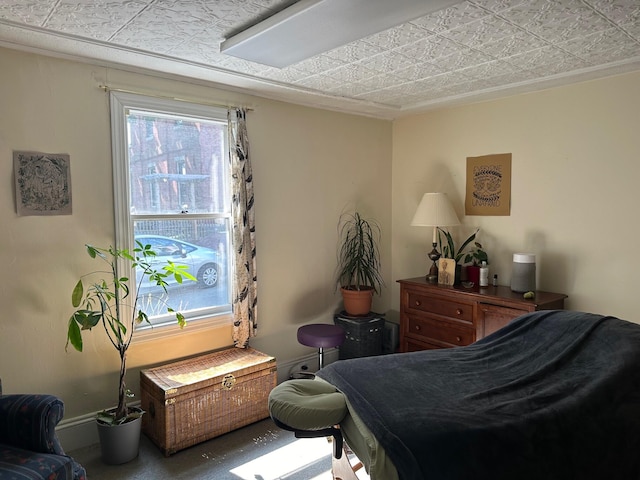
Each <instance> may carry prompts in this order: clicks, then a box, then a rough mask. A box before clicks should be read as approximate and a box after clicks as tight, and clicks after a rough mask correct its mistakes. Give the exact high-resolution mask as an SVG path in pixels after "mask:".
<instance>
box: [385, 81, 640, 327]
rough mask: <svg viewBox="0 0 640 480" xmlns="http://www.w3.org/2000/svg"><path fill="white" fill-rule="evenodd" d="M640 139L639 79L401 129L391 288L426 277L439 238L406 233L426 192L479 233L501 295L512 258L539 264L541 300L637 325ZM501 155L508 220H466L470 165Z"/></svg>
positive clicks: (553, 92) (489, 106) (445, 115)
mask: <svg viewBox="0 0 640 480" xmlns="http://www.w3.org/2000/svg"><path fill="white" fill-rule="evenodd" d="M639 134H640V72H637V73H632V74H626V75H620V76H616V77H611V78H608V79H603V80H596V81H590V82H585V83H581V84H576V85H573V86H568V87H563V88H555V89H550V90H546V91H541V92H538V93H532V94H527V95H519V96H514V97H510V98H504V99H501V100H497V101H492V102H486V103H479V104H475V105H469V106H464V107H459V108H451V109H446V110H439V111H434V112H431V113H428V114H423V115H416V116H411V117H407V118H403V119H401V120H398V121H396V122H395V123H394V128H393V194H392V197H393V212H392V218H393V241H392V244H393V248H392V252H393V255H392V264H393V278H395V279H398V278H408V277H415V276H419V275H423V274H424V273H425V272H426V270H427V266H426V259H425V253H426V252H427V247H428V246H429V245H428V243H429V242H430V241H431V240H430V238H431V231H430V230H428V229H425V228H424V227H410V226H409V223H410V221H411V217H412V216H413V213H414V211H415V209H416V206H417V204H418V202H419V201H420V198H421V197H422V194H423V193H424V192H428V191H444V192H447V194H448V195H449V197H450V198H451V199H452V201H453V203H454V207H455V209H456V212H457V213H458V216H459V217H460V218H461V220H462V222H463V226H462V227H458V228H456V229H452V232H453V233H454V234H456V235H458V237H459V238H460V237H461V236H462V234H465V236H466V234H467V233H469V232H470V231H471V230H472V228H473V227H476V226H478V227H481V229H482V230H481V233H480V237H479V239H480V242H481V243H482V244H483V246H485V247H486V249H487V251H488V255H489V260H490V263H491V269H490V272H491V276H493V273H497V274H498V276H499V280H500V283H501V284H504V285H509V282H510V278H511V260H512V253H514V252H520V251H526V252H533V253H535V254H536V255H537V272H538V288H539V289H540V290H548V291H554V292H561V293H566V294H568V295H569V298H568V300H567V302H566V306H567V307H568V308H570V309H572V310H584V311H590V312H596V313H602V314H610V315H615V316H618V317H621V318H624V319H628V320H631V321H634V322H638V323H640V315H638V313H637V303H636V302H637V298H636V295H637V281H636V280H637V279H636V277H637V275H636V272H637V265H636V263H637V262H636V256H637V255H636V253H635V239H637V238H638V237H639V236H640V222H639V221H638V212H637V208H638V206H639V205H640V188H638V180H639V179H640V161H639V159H640V139H639ZM492 153H512V154H513V159H512V177H511V179H512V191H511V195H512V197H511V215H510V216H508V217H490V216H468V217H465V216H464V195H465V193H464V192H465V182H466V171H465V168H466V158H467V157H472V156H480V155H487V154H492ZM422 259H425V260H424V261H422ZM398 292H399V289H398V288H397V287H395V290H394V294H393V297H392V298H393V308H394V310H397V309H398Z"/></svg>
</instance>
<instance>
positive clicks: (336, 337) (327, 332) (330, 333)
mask: <svg viewBox="0 0 640 480" xmlns="http://www.w3.org/2000/svg"><path fill="white" fill-rule="evenodd" d="M298 342H300V343H301V344H303V345H307V346H308V347H316V348H320V347H323V348H324V347H338V346H340V345H342V343H343V342H344V330H343V328H342V327H341V326H340V325H331V324H329V323H312V324H310V325H304V326H302V327H300V328H299V329H298Z"/></svg>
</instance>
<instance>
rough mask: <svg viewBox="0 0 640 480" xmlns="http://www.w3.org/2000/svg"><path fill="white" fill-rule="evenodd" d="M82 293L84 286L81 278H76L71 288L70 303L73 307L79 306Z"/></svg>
mask: <svg viewBox="0 0 640 480" xmlns="http://www.w3.org/2000/svg"><path fill="white" fill-rule="evenodd" d="M83 295H84V287H83V285H82V280H78V283H76V286H75V287H74V288H73V293H71V304H72V305H73V307H74V308H78V307H79V306H80V302H81V301H82V297H83Z"/></svg>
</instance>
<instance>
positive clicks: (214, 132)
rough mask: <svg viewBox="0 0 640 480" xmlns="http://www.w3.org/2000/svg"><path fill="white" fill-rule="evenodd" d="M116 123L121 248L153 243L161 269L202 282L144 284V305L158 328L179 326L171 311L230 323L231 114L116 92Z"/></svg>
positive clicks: (116, 190) (116, 191)
mask: <svg viewBox="0 0 640 480" xmlns="http://www.w3.org/2000/svg"><path fill="white" fill-rule="evenodd" d="M111 122H112V141H113V161H114V194H115V215H116V243H117V246H118V248H127V249H129V250H132V249H133V248H134V247H135V246H136V241H139V242H141V243H142V244H145V245H147V244H149V245H151V247H152V248H153V250H154V251H155V252H156V254H157V256H156V257H155V259H154V260H153V261H152V262H153V263H156V264H157V265H158V268H161V266H162V265H163V264H165V263H166V261H167V260H169V261H171V262H173V263H175V264H179V265H185V266H186V267H187V268H188V272H189V273H191V274H192V275H193V276H194V277H196V278H197V281H196V282H194V281H191V280H185V281H184V282H182V283H178V282H176V281H175V280H174V279H173V278H167V281H168V283H169V286H168V288H167V291H166V292H165V291H164V289H162V288H161V287H158V286H157V285H155V284H152V283H150V282H147V283H142V284H141V285H140V288H139V293H141V294H142V295H141V296H142V302H141V304H140V305H139V307H141V308H142V309H143V310H144V311H145V312H146V313H147V315H148V316H149V319H150V321H151V323H152V324H153V325H154V327H155V326H167V325H172V324H175V316H173V315H170V314H168V313H167V306H170V307H171V308H173V309H174V310H178V311H180V312H182V314H183V315H184V316H185V318H186V319H187V320H196V319H197V320H199V321H200V320H202V321H208V322H211V321H213V322H216V323H217V322H219V321H226V320H228V318H229V316H228V315H224V314H228V313H230V311H231V282H230V280H231V278H232V275H233V264H232V258H233V255H232V254H231V253H232V252H231V250H230V247H231V243H230V235H229V228H230V220H231V210H230V209H231V202H230V199H229V185H230V182H229V167H228V136H227V113H226V110H224V109H221V108H216V107H209V106H203V105H196V104H191V103H186V102H179V101H174V100H168V99H159V98H154V97H146V96H141V95H135V94H129V93H122V92H111ZM139 273H140V272H138V276H139V277H141V276H140V275H139ZM136 284H138V282H136ZM144 327H145V325H140V326H139V327H138V328H144Z"/></svg>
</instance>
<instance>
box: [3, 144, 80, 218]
mask: <svg viewBox="0 0 640 480" xmlns="http://www.w3.org/2000/svg"><path fill="white" fill-rule="evenodd" d="M13 170H14V175H15V187H16V212H17V214H18V216H27V215H71V166H70V163H69V155H67V154H51V153H40V152H18V151H14V152H13Z"/></svg>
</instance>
